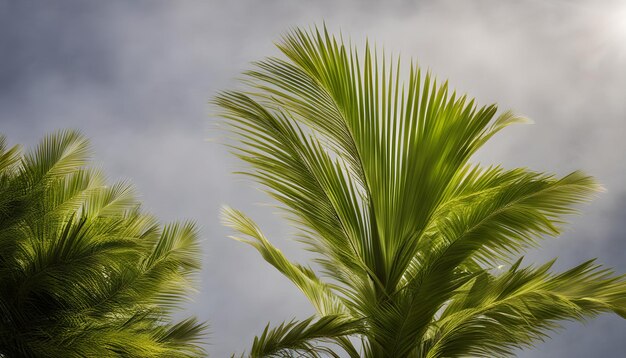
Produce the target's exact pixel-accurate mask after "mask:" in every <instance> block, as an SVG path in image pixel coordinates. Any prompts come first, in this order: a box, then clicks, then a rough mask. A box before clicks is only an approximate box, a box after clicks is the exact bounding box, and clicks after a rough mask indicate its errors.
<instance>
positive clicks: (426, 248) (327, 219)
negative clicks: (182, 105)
mask: <svg viewBox="0 0 626 358" xmlns="http://www.w3.org/2000/svg"><path fill="white" fill-rule="evenodd" d="M278 47H279V49H280V50H281V51H282V53H283V54H284V56H285V57H286V59H280V58H268V59H266V60H264V61H261V62H258V63H256V65H255V69H254V70H252V71H249V72H247V74H246V76H247V77H246V83H247V84H248V88H247V89H246V90H245V91H229V92H223V93H222V94H220V95H219V96H218V97H217V98H216V99H215V103H216V104H217V105H218V106H219V107H220V108H221V110H222V115H223V117H225V118H226V119H227V123H228V124H229V126H230V128H231V130H232V132H233V133H234V134H236V136H237V138H238V139H239V141H240V143H239V144H238V145H235V146H234V152H235V153H236V154H237V155H238V156H239V157H240V158H241V159H243V160H244V161H246V162H247V163H249V164H250V165H251V169H250V170H248V171H247V174H249V175H251V176H252V177H253V178H254V179H256V180H257V181H258V182H259V183H261V184H262V185H263V186H264V187H265V188H266V189H267V192H268V193H269V194H270V195H271V196H272V197H273V198H275V199H276V200H277V201H278V202H280V206H281V207H282V208H284V209H285V210H286V212H287V213H288V217H289V218H290V219H291V221H292V223H293V225H294V226H296V227H297V228H298V229H299V233H300V235H299V239H300V240H301V241H303V242H304V243H306V244H307V245H309V247H310V249H311V250H312V251H313V252H314V253H315V254H316V257H317V258H316V261H315V262H316V263H317V264H318V265H319V268H320V270H317V271H319V272H316V271H314V270H313V269H311V268H309V267H307V266H302V265H299V264H295V263H292V262H290V261H289V260H288V259H287V258H286V257H285V256H284V255H283V254H282V253H281V252H280V251H279V250H278V249H277V248H275V247H274V246H272V244H271V243H270V242H269V241H268V240H267V239H266V238H265V237H264V236H263V234H262V233H261V231H260V230H259V228H258V227H257V226H256V225H255V223H254V222H253V221H252V220H251V219H249V218H248V217H246V216H245V215H244V214H243V213H241V212H239V211H237V210H234V209H228V208H227V209H225V211H224V221H225V223H226V224H227V225H229V226H231V227H233V228H234V229H236V230H237V231H238V232H239V233H240V234H241V235H238V236H235V238H236V239H238V240H241V241H244V242H246V243H248V244H250V245H252V246H254V247H255V248H256V249H257V250H258V251H259V252H260V253H261V255H262V256H263V258H264V259H265V260H266V261H267V262H269V263H270V264H271V265H273V266H274V267H275V268H276V269H278V270H279V271H280V272H281V273H283V274H284V275H285V276H286V277H287V278H289V279H290V280H291V281H292V282H293V283H294V284H295V285H296V286H297V287H298V288H299V289H300V290H301V291H302V292H303V293H304V294H305V295H306V297H307V298H308V299H309V300H310V301H311V303H312V304H313V305H314V306H315V308H316V310H317V315H316V316H314V317H310V318H308V319H305V320H303V321H292V322H287V323H283V324H281V325H279V326H277V327H275V328H272V329H270V328H269V326H268V327H267V328H266V329H265V331H264V332H263V333H262V334H261V335H260V336H258V337H257V338H256V339H255V340H254V343H253V345H252V348H251V351H250V354H251V356H254V357H266V356H276V357H281V356H290V354H302V355H305V356H313V357H315V356H321V355H331V356H338V353H336V352H334V351H335V349H336V348H338V347H340V348H342V349H343V350H344V351H345V352H346V354H348V355H349V356H351V357H359V356H365V357H430V358H434V357H461V356H480V357H494V356H508V355H512V354H513V352H514V351H515V350H516V349H518V348H520V347H521V348H523V347H529V346H532V345H533V343H534V342H536V341H537V340H541V339H543V338H544V337H546V335H547V334H548V333H549V332H550V331H552V330H554V329H556V328H558V327H559V325H558V322H559V321H561V320H572V319H574V320H580V319H583V318H584V317H588V316H593V315H596V314H598V313H601V312H616V313H618V314H620V315H622V316H625V313H626V282H625V278H624V276H619V277H616V276H614V275H613V274H612V272H610V271H609V270H606V269H604V268H601V267H600V266H598V265H596V264H594V263H593V262H592V261H589V262H586V263H583V264H581V265H579V266H577V267H574V268H572V269H570V270H568V271H565V272H563V273H552V272H551V270H550V268H551V265H552V262H550V263H547V264H545V265H542V266H538V267H537V266H530V267H522V265H521V259H518V257H519V255H520V254H521V253H522V252H524V251H525V250H526V249H528V248H529V247H533V246H536V245H537V244H538V241H539V239H541V238H542V237H545V236H556V235H558V234H559V232H560V224H561V222H562V217H563V215H565V214H569V213H572V212H573V211H574V209H573V206H574V205H575V204H577V203H580V202H583V201H586V200H588V199H590V198H591V197H592V196H593V195H594V193H596V192H597V191H598V190H599V189H600V186H599V185H598V184H596V182H595V181H594V180H593V179H592V178H591V177H589V176H586V175H584V174H583V173H581V172H573V173H571V174H568V175H566V176H564V177H556V176H554V175H549V174H543V173H537V172H533V171H529V170H527V169H512V170H506V169H503V168H501V167H499V166H488V167H484V166H480V165H476V164H470V163H469V162H468V160H469V159H470V157H471V156H472V154H474V153H475V152H476V151H477V150H478V149H479V148H480V147H481V146H482V145H483V144H484V143H485V142H486V141H487V140H489V138H491V136H493V135H494V134H496V133H497V132H498V131H500V130H501V129H503V128H505V127H507V126H509V125H510V124H513V123H518V122H523V121H524V119H523V118H521V117H519V116H516V115H514V114H513V113H511V112H504V113H501V114H499V115H497V109H496V106H495V105H491V106H484V107H479V106H477V105H476V104H475V102H474V100H471V99H468V98H467V97H466V96H458V95H457V94H456V93H453V92H452V93H451V91H449V90H448V86H447V83H443V84H440V83H438V82H437V81H436V80H435V79H433V78H432V77H431V76H430V74H428V73H426V74H425V73H424V72H422V71H421V70H420V69H419V68H418V67H417V66H416V65H413V64H411V66H410V67H409V69H408V71H407V73H406V75H408V80H407V81H405V82H402V80H401V74H402V73H403V72H402V71H401V66H400V61H399V60H398V61H394V60H390V59H389V58H388V57H386V56H385V55H384V54H383V55H382V56H378V55H377V54H376V52H375V51H373V50H372V49H370V48H369V46H366V49H365V51H364V54H361V55H359V54H358V53H357V50H356V49H354V48H352V47H351V46H346V45H344V43H343V42H342V41H341V40H337V39H336V38H335V37H332V36H330V35H329V34H328V32H327V31H326V30H324V31H318V30H315V31H311V32H307V31H302V30H297V29H296V30H294V31H292V32H291V33H289V34H288V35H287V36H285V38H284V41H283V42H281V43H280V44H279V45H278ZM500 264H506V265H507V266H508V268H507V269H506V270H504V271H502V272H498V270H495V269H493V268H494V267H496V266H499V265H500ZM322 276H323V277H325V278H327V279H326V280H322ZM355 338H356V339H360V344H356V345H355V344H354V342H355ZM333 348H335V349H333Z"/></svg>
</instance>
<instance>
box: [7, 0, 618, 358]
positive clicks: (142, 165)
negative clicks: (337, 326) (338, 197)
mask: <svg viewBox="0 0 626 358" xmlns="http://www.w3.org/2000/svg"><path fill="white" fill-rule="evenodd" d="M618 5H619V4H618V3H617V2H592V1H574V2H564V1H563V2H556V1H555V2H549V3H548V2H542V1H531V0H527V1H516V2H514V1H509V2H506V1H495V0H472V1H465V2H458V1H448V0H444V1H432V2H425V1H390V2H384V3H383V2H376V1H366V2H360V1H356V0H355V1H343V2H333V1H319V2H305V1H287V0H270V1H251V0H248V1H231V2H228V1H135V2H125V1H106V2H104V1H100V2H96V1H94V2H85V1H69V0H68V1H55V2H35V1H19V2H17V1H9V0H6V1H0V53H1V54H2V57H0V132H3V133H5V134H7V135H8V137H9V139H10V140H11V141H13V142H19V143H26V144H34V143H35V142H36V141H37V140H38V139H39V138H40V137H41V136H42V135H43V134H44V133H46V132H50V131H52V130H54V129H57V128H67V127H74V128H79V129H81V130H82V131H83V132H84V133H85V134H86V135H88V136H89V137H91V138H92V141H93V145H94V149H95V160H96V161H97V162H99V163H101V165H102V166H103V167H104V169H105V170H106V171H107V172H108V173H109V174H110V175H111V177H112V178H114V179H130V180H131V181H132V182H133V183H135V185H136V187H137V190H138V192H139V193H140V194H141V196H142V199H143V201H144V202H145V205H146V209H148V210H150V211H152V212H154V213H155V214H156V215H158V216H159V217H160V218H162V219H163V220H164V221H169V220H174V219H185V218H189V219H193V220H196V221H197V222H198V223H199V224H200V226H201V227H202V236H203V238H204V240H205V241H204V244H203V248H204V257H205V262H204V268H203V273H202V285H201V288H200V292H199V293H198V294H197V295H196V297H195V302H194V303H192V304H190V306H189V308H188V312H191V313H194V314H198V315H199V316H200V317H201V318H202V319H208V320H209V321H210V322H211V326H212V331H213V334H212V337H211V338H210V346H209V351H210V352H211V354H212V355H213V356H215V357H224V356H229V355H230V354H231V353H232V352H241V351H243V349H245V348H246V347H248V346H249V344H250V343H251V341H252V338H253V336H254V335H255V334H258V333H259V332H260V331H261V329H262V327H263V326H264V325H265V324H266V323H267V322H268V321H272V322H278V321H281V320H284V319H291V318H294V317H305V316H307V315H309V314H311V313H312V309H311V308H310V307H309V305H308V303H307V302H306V300H305V299H304V298H303V297H302V296H301V295H300V294H299V292H298V290H297V289H296V288H295V287H293V286H292V285H291V284H290V283H289V282H288V281H286V280H285V279H283V278H282V277H281V276H280V274H279V273H277V272H275V270H272V269H271V268H270V267H268V265H265V264H264V263H263V261H262V259H261V258H260V257H259V256H258V255H257V254H256V253H255V252H254V250H253V249H252V248H249V247H246V246H244V245H242V244H241V243H238V242H234V241H232V240H228V239H226V236H227V235H228V231H227V230H226V229H224V228H222V227H221V225H220V224H219V219H218V213H219V209H220V207H221V206H222V205H223V204H230V205H232V206H234V207H237V208H239V209H242V210H244V211H246V212H248V213H250V214H251V216H252V217H253V218H255V219H258V222H259V223H260V225H261V226H262V228H263V229H264V230H265V232H266V234H267V236H268V237H270V238H271V240H272V241H273V242H275V243H276V244H277V246H279V247H280V248H281V249H283V250H284V251H285V253H286V254H287V255H288V256H289V257H292V258H294V259H295V260H296V261H300V262H303V261H306V259H307V258H308V257H310V255H309V254H308V253H306V252H304V251H303V250H301V247H300V246H299V245H298V244H295V243H294V242H293V241H291V240H290V237H291V233H292V230H291V229H290V228H289V227H288V226H287V225H286V223H285V221H284V220H282V219H281V217H280V215H275V213H274V212H275V211H276V210H273V209H272V210H268V208H267V206H263V205H259V203H268V202H269V200H268V199H267V198H266V197H265V196H264V195H263V194H262V193H261V192H260V191H259V190H258V189H257V188H256V187H255V185H254V184H252V183H251V182H249V181H247V180H244V179H242V178H240V177H235V176H233V175H231V174H230V172H232V171H233V170H235V169H237V168H239V167H240V166H241V164H240V163H238V162H237V161H235V160H234V158H232V157H231V156H230V155H228V153H227V150H226V149H225V148H224V147H223V146H221V145H220V141H221V138H220V135H221V132H219V131H218V130H216V129H215V121H216V120H215V118H213V117H211V116H210V115H209V114H210V113H212V111H213V109H212V108H211V107H210V106H209V105H208V104H207V101H208V100H209V99H210V97H211V96H212V95H214V94H215V92H216V91H218V90H221V89H226V88H232V87H236V86H237V84H236V82H235V78H237V77H238V76H239V73H240V72H241V71H243V70H245V69H246V68H248V67H249V63H250V62H251V61H254V60H258V59H261V58H263V57H264V56H267V55H276V54H277V51H276V50H275V48H274V47H273V44H272V43H273V42H275V41H276V40H277V39H278V38H279V37H280V34H281V33H283V32H284V31H286V30H288V29H289V28H290V27H292V26H296V25H303V26H310V25H313V24H316V23H317V24H321V22H322V21H323V20H325V21H326V24H327V25H328V27H329V28H330V29H331V30H332V31H335V32H337V31H341V32H342V33H343V34H344V36H346V37H351V38H352V39H353V43H354V44H358V45H361V44H362V40H364V39H365V37H366V36H367V37H369V38H370V40H371V41H372V42H374V43H376V44H377V45H378V46H381V47H382V45H384V47H385V50H386V51H387V52H392V53H395V54H398V53H400V54H401V55H402V56H403V57H404V58H405V59H408V58H411V57H412V58H417V59H418V60H419V62H420V63H421V64H422V65H423V66H426V67H429V68H431V69H432V70H433V72H434V73H435V74H437V75H438V76H439V77H440V78H450V80H451V84H452V86H453V87H456V88H458V89H459V90H460V91H461V92H467V93H469V94H470V95H471V96H475V97H477V98H478V99H479V101H480V102H482V103H490V102H498V103H499V104H500V107H501V108H512V109H514V110H516V111H519V112H522V113H524V114H526V115H528V116H529V117H531V118H532V119H534V121H535V122H536V124H535V125H526V126H518V127H516V128H511V129H508V130H507V131H505V132H504V133H502V134H501V135H500V136H498V137H497V138H494V140H493V142H492V143H489V144H488V146H487V147H486V148H485V149H484V150H482V151H481V152H480V153H479V154H478V156H477V160H479V161H481V162H484V163H492V162H499V163H503V164H504V165H505V166H507V167H512V166H528V167H531V168H534V169H537V170H545V171H553V172H556V173H559V174H564V173H566V172H568V171H571V170H574V169H578V168H583V169H585V170H586V171H587V172H589V173H591V174H594V175H596V176H597V177H598V178H599V180H600V181H601V182H602V183H604V185H605V186H606V187H607V189H608V192H607V193H605V194H603V195H601V196H600V197H599V198H598V200H596V201H595V202H594V203H592V204H590V205H587V206H584V207H583V208H582V210H583V215H582V216H576V217H572V218H571V221H572V224H571V225H569V229H568V230H567V231H566V233H565V235H564V236H563V237H561V238H559V239H556V240H548V241H546V245H545V246H544V248H543V249H542V250H537V251H533V252H530V253H529V255H528V261H529V262H531V261H542V260H545V259H549V258H552V257H555V256H559V257H560V258H559V261H558V265H559V267H562V268H565V267H568V266H571V265H574V264H576V263H579V262H581V261H582V260H585V259H587V258H591V257H599V258H600V262H606V263H607V264H608V265H610V266H613V267H616V269H618V271H620V272H626V257H625V256H624V252H626V243H625V242H624V240H625V234H626V232H625V231H626V224H625V220H624V219H625V217H624V215H625V214H624V213H626V206H625V205H624V202H625V201H624V200H625V199H626V185H625V184H624V183H625V182H626V180H624V179H626V161H625V160H624V154H623V153H626V142H625V141H624V140H623V139H622V138H623V136H624V134H625V132H626V100H624V95H625V91H626V58H624V57H623V56H622V54H623V53H625V51H626V46H624V48H620V47H619V46H620V44H619V43H618V42H617V41H616V38H615V37H614V35H611V34H610V33H609V32H607V31H606V23H605V22H606V21H604V20H605V19H606V18H608V17H607V16H608V14H610V13H611V12H612V9H615V8H616V7H617V6H618ZM622 46H623V44H622ZM206 139H212V140H210V141H206ZM567 326H568V330H566V331H565V332H564V333H563V334H560V335H555V336H554V337H555V338H554V339H553V340H551V341H549V342H547V343H545V344H542V345H540V347H539V348H538V349H537V350H532V351H526V352H523V353H522V352H520V356H522V357H544V356H567V357H586V356H591V355H594V356H604V357H616V356H619V355H620V352H623V351H625V350H626V345H625V344H626V342H624V340H623V339H622V337H623V332H624V322H623V321H622V320H619V319H616V318H613V317H602V318H600V319H597V320H594V321H592V322H591V323H589V324H588V325H587V326H582V325H580V324H568V325H567ZM600 346H602V348H601V349H602V350H600V351H599V350H598V349H599V348H598V347H600ZM599 352H600V353H602V354H600V355H598V354H599Z"/></svg>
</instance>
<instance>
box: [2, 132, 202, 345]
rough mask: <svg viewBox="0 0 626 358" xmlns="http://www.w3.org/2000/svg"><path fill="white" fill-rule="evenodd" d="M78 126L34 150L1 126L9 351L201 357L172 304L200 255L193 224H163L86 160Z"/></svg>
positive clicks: (189, 326)
mask: <svg viewBox="0 0 626 358" xmlns="http://www.w3.org/2000/svg"><path fill="white" fill-rule="evenodd" d="M88 153H89V146H88V142H87V140H86V139H85V138H84V137H83V136H81V135H80V134H79V133H77V132H73V131H63V132H57V133H55V134H53V135H49V136H47V137H45V138H44V139H43V140H42V141H41V142H40V144H39V145H38V146H37V147H36V148H35V149H34V150H31V151H29V152H27V153H26V154H22V152H21V150H20V148H19V147H17V146H15V147H11V148H9V147H7V144H6V140H5V137H3V136H2V137H0V357H112V356H125V357H194V356H201V355H203V354H204V351H203V348H202V346H201V345H200V342H199V338H201V336H202V334H203V333H202V332H203V330H204V324H201V323H198V322H197V321H196V319H195V318H188V319H185V320H182V321H180V322H174V321H173V320H172V318H171V317H170V314H171V313H172V312H173V310H174V309H176V308H177V307H178V306H179V305H180V303H181V302H183V301H184V300H185V299H186V298H187V296H188V293H189V288H190V287H191V286H190V284H192V282H193V276H194V274H195V273H196V272H197V271H198V267H199V265H200V261H199V259H200V255H199V253H200V250H199V247H198V240H197V235H198V234H197V230H196V228H195V226H194V224H193V223H190V222H185V223H173V224H169V225H165V226H161V225H159V223H158V222H157V221H156V220H155V218H154V217H152V216H150V215H147V214H145V213H143V212H142V211H141V209H140V204H139V202H138V201H137V200H136V199H135V198H134V196H133V190H132V188H131V186H130V185H128V184H126V183H123V182H122V183H117V184H114V185H111V186H107V185H106V181H105V178H104V175H103V173H102V172H101V171H100V170H98V169H94V168H92V167H89V166H87V164H88V162H87V160H88Z"/></svg>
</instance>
